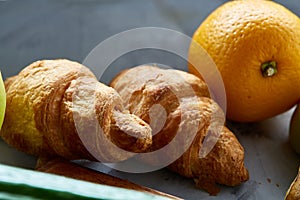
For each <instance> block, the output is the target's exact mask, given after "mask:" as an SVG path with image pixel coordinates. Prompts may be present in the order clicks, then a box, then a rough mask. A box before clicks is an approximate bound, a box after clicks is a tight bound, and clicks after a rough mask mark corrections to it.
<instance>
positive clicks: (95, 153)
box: [0, 59, 152, 162]
mask: <svg viewBox="0 0 300 200" xmlns="http://www.w3.org/2000/svg"><path fill="white" fill-rule="evenodd" d="M5 87H6V92H7V109H6V114H5V120H4V124H3V127H2V129H1V133H0V135H1V137H2V138H3V139H4V140H5V141H6V142H7V143H8V144H10V145H11V146H13V147H15V148H17V149H18V150H21V151H24V152H26V153H29V154H32V155H35V156H46V157H47V156H48V157H52V156H54V155H59V156H61V157H64V158H66V159H69V160H73V159H89V160H101V161H106V162H116V161H121V160H125V159H127V158H129V157H131V156H132V155H133V154H134V153H136V152H143V151H145V149H147V148H148V147H149V146H150V145H151V143H152V136H151V128H150V127H149V125H148V124H146V123H145V122H144V121H143V120H141V119H140V118H138V117H137V116H135V115H133V114H130V113H129V111H126V110H125V109H124V107H123V102H122V99H121V97H120V96H119V94H118V93H117V92H116V91H115V90H114V89H113V88H111V87H108V86H106V85H104V84H102V83H100V82H98V80H97V78H96V77H95V76H94V74H93V73H92V72H91V71H90V70H89V69H88V68H86V67H85V66H83V65H81V64H79V63H77V62H72V61H69V60H63V59H58V60H42V61H37V62H34V63H32V64H31V65H29V66H28V67H26V68H24V69H23V70H22V71H21V72H20V73H19V74H18V75H16V76H14V77H11V78H8V79H7V80H6V81H5Z"/></svg>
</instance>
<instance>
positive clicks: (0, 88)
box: [0, 71, 6, 129]
mask: <svg viewBox="0 0 300 200" xmlns="http://www.w3.org/2000/svg"><path fill="white" fill-rule="evenodd" d="M5 108H6V93H5V87H4V83H3V79H2V74H1V71H0V129H1V127H2V123H3V120H4V114H5Z"/></svg>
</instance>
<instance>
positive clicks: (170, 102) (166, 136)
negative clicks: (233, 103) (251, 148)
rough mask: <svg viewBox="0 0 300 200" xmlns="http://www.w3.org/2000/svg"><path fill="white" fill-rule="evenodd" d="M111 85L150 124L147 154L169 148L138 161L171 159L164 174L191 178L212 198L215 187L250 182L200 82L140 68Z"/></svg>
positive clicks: (232, 137) (233, 142)
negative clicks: (167, 171) (168, 171)
mask: <svg viewBox="0 0 300 200" xmlns="http://www.w3.org/2000/svg"><path fill="white" fill-rule="evenodd" d="M110 85H111V86H112V87H113V88H115V89H116V90H117V91H118V92H119V94H120V95H121V97H122V98H123V100H124V102H125V107H126V109H128V110H130V112H131V113H132V114H135V115H137V116H139V117H140V118H141V119H143V120H144V121H145V122H147V123H148V124H150V126H151V128H152V131H153V133H152V134H153V136H152V145H151V147H150V148H149V149H148V152H155V151H157V150H159V149H161V148H165V147H166V146H168V148H167V149H168V151H164V152H160V153H159V154H158V155H157V156H153V157H147V158H143V157H141V159H142V160H144V161H145V162H147V163H148V164H153V165H157V164H159V162H164V160H166V159H169V158H170V157H172V159H174V162H172V163H170V164H169V166H168V168H169V169H171V170H172V171H174V172H177V173H178V174H180V175H183V176H185V177H189V178H193V179H194V180H195V182H196V185H197V186H198V187H200V188H202V189H204V190H206V191H208V192H209V193H210V194H212V195H216V194H217V193H218V192H219V190H220V189H219V188H218V187H217V186H216V184H224V185H228V186H236V185H238V184H240V183H242V182H244V181H246V180H248V179H249V174H248V171H247V169H246V168H245V166H244V149H243V147H242V146H241V145H240V143H239V142H238V140H237V138H236V137H235V135H234V134H233V133H232V132H231V131H230V130H229V129H227V128H226V127H225V126H224V113H223V112H222V110H221V108H220V107H219V106H218V105H217V104H216V103H215V102H214V101H213V100H212V99H211V98H210V95H209V92H208V88H207V85H206V84H205V83H204V82H203V81H202V80H200V79H199V78H197V77H196V76H194V75H192V74H189V73H187V72H183V71H179V70H172V69H168V70H165V69H160V68H158V67H154V66H139V67H135V68H131V69H127V70H124V71H122V72H121V73H120V74H119V75H117V76H116V77H115V78H114V79H113V80H112V82H111V84H110ZM222 118H223V121H222ZM211 127H215V129H214V128H211ZM213 130H219V133H218V134H217V133H216V131H213ZM178 134H181V135H182V136H181V137H177V135H178ZM206 136H209V137H206ZM207 138H208V139H207ZM206 140H207V141H208V143H207V144H209V142H214V143H215V145H214V146H213V148H212V147H211V148H212V149H211V151H210V148H209V145H208V148H206V147H205V145H203V144H204V141H206ZM202 147H203V148H202ZM206 154H207V155H206ZM205 155H206V156H205ZM176 156H178V158H177V157H176Z"/></svg>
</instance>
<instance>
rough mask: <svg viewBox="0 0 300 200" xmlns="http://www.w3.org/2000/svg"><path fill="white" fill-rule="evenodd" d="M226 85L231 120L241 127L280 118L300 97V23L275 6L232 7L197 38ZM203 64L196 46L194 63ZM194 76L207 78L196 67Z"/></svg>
mask: <svg viewBox="0 0 300 200" xmlns="http://www.w3.org/2000/svg"><path fill="white" fill-rule="evenodd" d="M193 39H194V40H195V41H196V42H197V43H199V44H200V45H201V46H202V47H203V48H204V49H205V50H206V51H207V52H208V54H209V55H210V56H211V57H212V59H213V60H214V62H215V64H216V65H217V67H218V69H219V71H220V73H221V75H222V78H223V81H224V85H225V90H226V95H227V118H228V119H231V120H235V121H240V122H253V121H259V120H263V119H266V118H269V117H273V116H275V115H277V114H280V113H282V112H284V111H286V110H288V109H289V108H291V107H292V106H293V105H295V104H296V103H297V101H298V100H299V97H300V92H299V91H300V84H299V83H300V20H299V18H298V17H297V16H296V15H295V14H293V13H292V12H291V11H289V10H288V9H286V8H285V7H283V6H282V5H279V4H277V3H275V2H272V1H264V0H240V1H230V2H227V3H225V4H223V5H222V6H220V7H219V8H217V9H216V10H215V11H214V12H212V13H211V14H210V15H209V16H208V17H207V18H206V19H205V20H204V21H203V23H202V24H201V25H200V26H199V28H198V29H197V30H196V32H195V33H194V35H193ZM197 59H201V58H200V56H199V55H197V53H195V51H194V47H193V45H191V46H190V51H189V60H190V61H192V60H197ZM189 70H190V72H192V73H194V74H196V75H199V76H201V75H200V74H199V73H198V71H197V70H196V69H195V67H194V66H192V65H189Z"/></svg>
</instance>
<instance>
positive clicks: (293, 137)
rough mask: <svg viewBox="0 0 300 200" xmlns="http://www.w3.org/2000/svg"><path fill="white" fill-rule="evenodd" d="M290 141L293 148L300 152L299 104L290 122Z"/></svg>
mask: <svg viewBox="0 0 300 200" xmlns="http://www.w3.org/2000/svg"><path fill="white" fill-rule="evenodd" d="M289 132H290V138H289V139H290V143H291V145H292V147H293V149H294V150H295V151H296V152H297V153H298V154H300V104H298V106H297V108H296V110H295V111H294V113H293V116H292V119H291V122H290V131H289Z"/></svg>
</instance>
